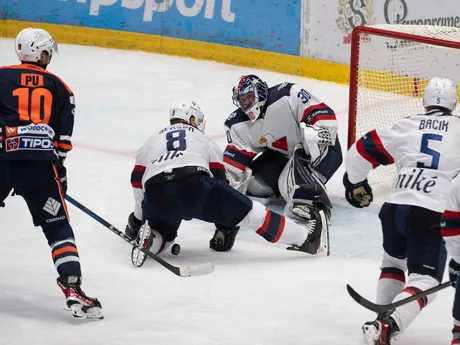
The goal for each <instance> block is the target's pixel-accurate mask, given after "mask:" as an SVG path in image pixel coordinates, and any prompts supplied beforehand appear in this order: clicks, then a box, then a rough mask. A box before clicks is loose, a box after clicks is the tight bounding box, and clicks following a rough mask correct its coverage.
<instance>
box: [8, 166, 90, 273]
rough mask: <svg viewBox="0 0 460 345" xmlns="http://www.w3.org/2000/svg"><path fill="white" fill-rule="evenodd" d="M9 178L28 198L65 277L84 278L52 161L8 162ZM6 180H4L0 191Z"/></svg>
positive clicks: (54, 258)
mask: <svg viewBox="0 0 460 345" xmlns="http://www.w3.org/2000/svg"><path fill="white" fill-rule="evenodd" d="M7 166H8V168H7V175H8V177H9V181H10V182H11V186H12V187H13V188H14V190H15V192H16V194H17V195H20V196H22V197H23V198H24V200H25V201H26V203H27V206H28V208H29V211H30V214H31V215H32V219H33V222H34V225H35V226H41V227H42V229H43V233H44V234H45V236H46V239H47V240H48V244H49V246H50V247H51V255H52V258H53V261H54V265H55V267H56V270H57V272H58V274H59V276H61V277H68V276H81V268H80V259H79V256H78V250H77V246H76V244H75V238H74V233H73V230H72V228H71V226H70V224H69V216H68V213H67V206H66V203H65V200H64V195H63V193H62V189H61V185H60V182H59V178H58V177H57V173H56V170H55V167H54V165H53V163H52V162H50V161H8V162H7ZM8 188H9V187H5V180H0V190H2V189H8Z"/></svg>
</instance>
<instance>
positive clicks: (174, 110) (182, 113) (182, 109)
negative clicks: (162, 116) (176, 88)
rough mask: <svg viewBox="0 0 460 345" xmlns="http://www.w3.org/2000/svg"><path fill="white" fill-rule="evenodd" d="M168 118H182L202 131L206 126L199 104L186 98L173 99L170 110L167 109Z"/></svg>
mask: <svg viewBox="0 0 460 345" xmlns="http://www.w3.org/2000/svg"><path fill="white" fill-rule="evenodd" d="M192 117H193V119H192ZM169 119H170V120H173V119H180V120H184V121H185V122H187V123H188V124H190V125H192V126H194V127H196V128H198V129H199V130H200V131H202V132H204V130H205V128H206V120H205V119H204V114H203V112H202V111H201V109H200V106H199V105H198V104H197V103H196V102H194V101H191V100H188V99H181V100H176V101H174V103H173V105H172V107H171V110H170V111H169ZM192 121H193V123H192Z"/></svg>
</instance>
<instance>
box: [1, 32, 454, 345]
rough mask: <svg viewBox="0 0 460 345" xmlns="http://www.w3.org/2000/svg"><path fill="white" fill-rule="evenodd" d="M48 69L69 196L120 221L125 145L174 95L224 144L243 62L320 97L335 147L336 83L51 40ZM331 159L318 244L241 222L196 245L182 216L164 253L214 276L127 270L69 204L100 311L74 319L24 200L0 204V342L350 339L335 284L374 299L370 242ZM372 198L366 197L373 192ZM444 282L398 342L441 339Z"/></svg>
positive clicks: (207, 229)
mask: <svg viewBox="0 0 460 345" xmlns="http://www.w3.org/2000/svg"><path fill="white" fill-rule="evenodd" d="M9 64H16V57H15V55H14V49H13V41H12V40H9V39H2V40H0V65H9ZM50 71H52V72H55V73H56V74H58V75H59V76H60V77H61V78H63V79H64V80H65V81H66V82H67V83H68V84H69V86H70V87H71V88H72V89H73V90H74V92H75V95H76V101H77V116H76V126H75V132H74V144H75V148H74V150H73V151H72V152H71V153H70V154H69V158H68V160H67V167H68V177H69V191H68V192H69V194H70V195H71V196H73V197H74V198H76V199H77V200H78V201H80V202H81V203H83V204H85V205H86V206H88V207H89V208H90V209H92V210H93V211H95V212H96V213H98V214H99V215H100V216H102V217H103V218H105V219H106V220H108V221H109V222H111V223H112V224H114V225H115V226H116V227H118V228H119V229H124V226H125V224H126V220H127V217H128V215H129V213H130V212H131V211H132V207H133V201H132V199H133V198H132V194H131V193H132V192H131V187H130V183H129V178H130V172H131V169H132V167H133V162H134V161H133V155H134V152H135V150H136V149H137V148H138V147H139V146H140V145H141V144H142V143H143V141H144V140H146V139H147V138H148V137H149V136H150V135H151V134H152V133H154V132H155V131H156V130H157V129H159V128H160V127H162V126H164V125H165V124H166V123H167V121H168V108H169V106H170V104H171V103H172V101H173V100H174V99H176V98H179V97H183V96H186V97H193V98H195V99H196V101H197V102H198V103H199V104H200V106H201V108H202V109H203V110H204V112H205V115H206V119H207V124H208V125H207V133H208V134H209V135H211V136H213V137H214V138H216V140H217V141H218V143H219V144H220V145H221V146H222V147H224V146H225V138H224V136H223V130H222V124H223V122H224V120H225V119H226V117H227V116H228V115H229V114H230V112H231V111H232V110H233V105H232V102H231V88H232V86H233V85H234V83H235V82H236V80H237V78H238V77H239V76H240V75H242V74H245V73H258V74H259V75H260V76H261V77H263V78H264V79H265V80H267V82H268V83H269V84H274V83H280V82H284V81H292V82H297V83H300V84H301V85H303V86H304V87H305V88H306V89H307V90H309V91H310V92H312V93H313V94H315V95H316V96H318V97H319V98H320V99H322V100H324V101H325V102H326V103H327V104H329V105H330V106H331V107H332V108H333V109H334V110H335V111H336V113H337V117H338V119H339V122H340V126H341V127H340V130H339V132H340V138H341V141H342V145H343V147H344V149H345V145H346V132H347V131H346V127H347V104H348V89H347V87H346V86H342V85H337V84H333V83H326V82H319V81H315V80H311V79H305V78H300V77H294V76H287V75H282V74H277V73H271V72H267V71H254V70H252V69H248V68H242V67H235V66H228V65H223V64H217V63H212V62H205V61H195V60H191V59H185V58H176V57H168V56H162V55H157V54H147V53H143V52H128V51H118V50H108V49H100V48H90V47H79V46H72V45H61V46H60V54H59V55H57V56H55V57H54V58H53V61H52V64H51V65H50ZM342 175H343V168H341V169H340V171H339V172H337V173H336V175H335V176H334V178H333V179H332V180H331V181H330V182H329V184H328V189H329V192H330V194H331V195H332V201H333V205H334V210H333V212H334V213H333V219H332V227H331V237H332V238H331V246H332V255H331V256H330V257H328V258H324V257H310V256H308V255H304V254H302V253H295V252H289V251H286V250H285V249H284V248H283V247H282V246H278V245H272V244H270V243H268V242H265V240H263V239H262V238H260V237H259V236H258V235H256V234H254V233H252V232H249V231H247V230H244V231H241V232H240V234H239V236H238V238H237V241H236V244H235V247H234V249H233V250H232V251H231V252H228V253H216V252H212V251H210V249H209V248H208V241H209V239H210V238H211V237H212V234H213V231H214V229H213V227H212V225H211V224H205V223H201V222H198V221H191V222H184V223H183V225H182V226H181V229H180V231H179V237H178V241H177V242H178V243H180V244H181V245H182V252H181V254H180V255H179V256H178V257H173V256H172V255H171V254H167V255H165V256H164V258H165V259H166V260H169V261H170V262H171V263H173V264H177V265H180V264H181V263H182V264H183V263H200V262H207V261H209V262H212V263H213V264H214V266H215V271H214V273H212V274H210V275H207V276H201V277H196V278H179V277H176V276H174V275H172V274H171V273H170V272H168V271H166V270H165V269H164V268H162V267H161V266H159V265H158V264H156V263H155V262H153V261H148V262H147V263H146V264H145V265H144V267H142V268H140V269H135V268H133V267H132V266H131V264H130V260H129V254H130V247H129V245H127V244H126V243H125V242H124V241H122V240H121V239H120V238H118V237H117V236H115V235H113V234H112V233H111V232H110V231H109V230H107V229H106V228H104V227H103V226H101V225H100V224H99V223H97V222H96V221H94V220H93V219H91V218H89V217H88V216H87V215H86V214H84V213H82V212H81V211H79V210H78V209H76V208H74V207H73V206H71V205H69V209H70V213H71V217H72V218H71V224H72V226H73V228H74V231H75V234H76V240H77V244H78V248H79V252H80V256H81V263H82V268H83V274H84V286H83V287H84V290H85V291H86V292H87V293H88V295H90V296H96V297H98V298H99V299H100V300H101V302H102V304H103V311H104V314H105V319H104V320H103V321H99V322H94V321H92V322H85V321H81V320H76V319H74V318H73V317H72V316H71V315H70V313H69V312H67V311H65V310H63V308H64V307H65V304H64V297H63V295H62V293H61V291H60V290H59V288H58V287H57V285H56V283H55V279H56V272H55V269H54V266H53V263H52V260H51V257H50V253H49V248H48V245H47V243H46V240H45V238H44V236H43V234H42V232H41V230H40V229H39V228H34V227H33V226H32V222H31V217H30V215H29V213H28V211H27V208H26V205H25V202H24V201H23V200H22V199H21V198H19V197H10V198H8V199H7V200H6V203H7V207H6V208H3V209H0V219H1V227H0V229H1V231H0V236H1V237H0V238H1V240H0V344H1V345H13V344H14V345H22V344H36V345H40V344H46V345H58V344H59V345H60V344H62V345H96V344H98V345H99V344H100V345H109V344H110V345H118V344H120V345H121V344H123V345H131V344H133V345H138V344H161V345H179V344H180V345H182V344H184V345H185V344H187V345H211V344H222V345H227V344H228V345H246V344H247V345H262V344H263V345H281V344H283V345H284V344H285V345H288V344H292V345H301V344H311V345H326V344H327V345H331V344H338V345H354V344H361V343H362V340H361V333H360V327H361V325H362V323H363V322H365V321H367V320H370V319H372V318H373V315H372V313H370V312H368V311H366V310H364V309H363V308H361V307H360V306H359V305H357V304H356V303H355V302H354V301H352V300H351V298H350V297H349V296H348V294H347V292H346V290H345V285H346V284H347V283H349V284H351V285H352V286H353V287H355V288H356V289H357V290H358V291H359V292H361V293H363V294H364V295H365V296H366V297H368V298H370V299H372V300H373V299H374V295H375V286H376V281H377V278H378V276H379V273H380V271H379V264H380V261H379V258H380V256H381V253H382V249H381V245H380V242H381V235H380V227H379V220H378V217H377V212H378V209H379V205H378V202H377V203H376V204H375V205H373V206H372V207H370V208H368V209H365V210H357V209H353V208H352V207H351V206H348V204H346V202H345V201H344V199H343V189H342V184H341V178H342ZM377 199H378V198H377ZM452 299H453V291H443V292H442V293H441V294H440V295H439V297H438V300H437V301H436V302H435V303H434V304H433V305H431V306H429V307H427V308H426V310H424V312H423V313H422V314H421V315H420V317H419V318H418V319H417V320H416V321H415V322H414V324H413V325H412V326H411V327H410V329H409V330H408V331H407V332H406V334H405V335H404V337H403V338H402V339H401V342H400V343H401V344H407V345H416V344H417V345H419V344H423V345H439V344H448V343H449V340H450V329H451V304H452Z"/></svg>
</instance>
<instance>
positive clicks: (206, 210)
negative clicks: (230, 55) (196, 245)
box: [126, 100, 315, 266]
mask: <svg viewBox="0 0 460 345" xmlns="http://www.w3.org/2000/svg"><path fill="white" fill-rule="evenodd" d="M170 123H171V124H170V126H168V127H166V128H164V129H162V130H160V131H159V132H158V133H156V134H155V135H153V136H152V137H151V138H150V139H148V140H147V141H146V142H145V144H144V145H143V146H142V147H141V148H140V149H139V151H138V152H137V155H136V164H135V167H134V170H133V172H132V175H131V184H132V186H133V189H134V198H135V208H134V212H133V213H132V214H131V215H130V216H129V218H128V225H127V227H126V234H127V235H128V236H129V237H130V238H132V239H134V238H136V242H137V244H138V245H141V246H143V247H145V248H149V250H150V251H151V252H152V253H154V254H158V253H160V252H162V251H163V250H164V249H166V248H167V247H168V246H169V245H171V244H172V243H173V242H174V239H175V238H176V236H177V230H178V228H179V226H180V224H181V222H182V220H190V219H193V218H195V219H200V220H203V221H205V222H211V223H215V224H219V225H218V226H221V227H229V228H234V229H235V231H237V230H236V228H237V227H238V226H240V225H241V226H244V227H247V228H250V229H252V230H254V231H256V232H257V234H259V235H260V236H262V237H264V238H265V239H266V240H267V241H269V242H272V243H277V242H278V243H283V244H286V245H289V246H293V247H295V248H296V249H298V250H301V251H305V252H310V251H311V250H312V249H311V248H312V246H313V245H315V244H312V241H311V238H310V236H309V235H310V233H311V232H313V227H314V224H306V225H299V224H297V223H295V222H294V221H292V220H290V219H286V218H285V217H284V216H282V215H279V214H277V213H275V212H272V211H269V210H266V209H265V207H264V206H263V205H262V204H260V203H258V202H255V201H254V202H253V201H251V200H250V199H249V198H248V197H246V196H245V195H243V194H241V193H239V192H238V191H236V190H235V189H234V188H232V187H231V186H229V185H228V179H227V172H226V170H225V167H224V165H223V161H222V151H221V150H220V149H219V148H218V146H217V145H216V144H215V143H214V142H213V141H212V140H211V139H210V138H209V137H208V136H206V135H205V134H204V132H203V131H204V123H205V122H204V115H203V113H202V112H201V110H200V108H199V106H198V105H197V104H196V103H195V102H193V101H188V100H179V101H176V102H175V103H174V104H173V106H172V109H171V111H170ZM230 240H231V239H230ZM233 240H234V236H233ZM232 244H233V243H232ZM145 258H146V256H145V255H144V254H143V253H142V252H140V251H139V250H138V249H137V248H134V249H133V252H132V261H133V264H134V265H136V266H141V265H142V264H143V263H144V261H145Z"/></svg>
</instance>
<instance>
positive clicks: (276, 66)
mask: <svg viewBox="0 0 460 345" xmlns="http://www.w3.org/2000/svg"><path fill="white" fill-rule="evenodd" d="M27 27H40V28H43V29H45V30H47V31H49V32H50V33H51V34H52V35H53V37H54V39H55V40H56V41H57V42H60V43H70V44H80V45H88V46H98V47H104V48H116V49H126V50H141V51H145V52H154V53H160V54H167V55H177V56H185V57H190V58H194V59H203V60H211V61H216V62H221V63H226V64H231V65H237V66H246V67H252V68H257V69H265V70H269V71H275V72H280V73H286V74H292V75H299V76H303V77H307V78H314V79H320V80H327V81H332V82H336V83H343V84H346V83H348V81H349V78H350V69H349V67H348V66H347V65H343V64H338V63H333V62H327V61H321V60H314V59H310V58H304V57H299V56H293V55H286V54H279V53H272V52H266V51H262V50H256V49H249V48H241V47H233V46H227V45H223V44H217V43H207V42H199V41H192V40H185V39H180V38H171V37H164V36H158V35H149V34H141V33H135V32H125V31H116V30H106V29H94V28H85V27H80V26H69V25H59V24H47V23H36V22H26V21H17V20H0V37H11V38H14V37H16V35H17V34H18V33H19V31H21V30H22V29H25V28H27Z"/></svg>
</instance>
